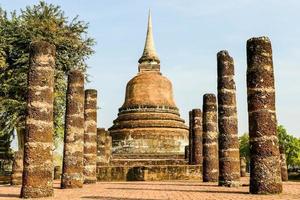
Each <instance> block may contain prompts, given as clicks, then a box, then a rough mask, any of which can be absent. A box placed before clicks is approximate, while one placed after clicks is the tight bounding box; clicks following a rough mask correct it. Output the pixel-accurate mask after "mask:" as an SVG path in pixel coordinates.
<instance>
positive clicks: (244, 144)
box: [239, 133, 250, 164]
mask: <svg viewBox="0 0 300 200" xmlns="http://www.w3.org/2000/svg"><path fill="white" fill-rule="evenodd" d="M239 143H240V156H241V157H245V158H246V163H247V164H249V162H250V145H249V134H248V133H244V134H243V135H242V136H240V137H239Z"/></svg>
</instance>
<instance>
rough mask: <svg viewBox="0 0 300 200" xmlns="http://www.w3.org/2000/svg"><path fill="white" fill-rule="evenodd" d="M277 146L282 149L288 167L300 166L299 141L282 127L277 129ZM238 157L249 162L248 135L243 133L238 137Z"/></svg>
mask: <svg viewBox="0 0 300 200" xmlns="http://www.w3.org/2000/svg"><path fill="white" fill-rule="evenodd" d="M277 134H278V139H279V145H280V146H282V147H284V150H285V154H286V162H287V165H288V166H289V167H293V166H300V139H299V138H296V137H294V136H293V135H291V134H288V133H287V131H286V129H285V128H284V126H282V125H280V126H278V127H277ZM239 142H240V155H241V156H243V157H246V160H247V163H249V161H250V146H249V135H248V133H244V134H243V135H242V136H240V137H239Z"/></svg>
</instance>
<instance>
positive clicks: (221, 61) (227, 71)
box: [217, 51, 240, 187]
mask: <svg viewBox="0 0 300 200" xmlns="http://www.w3.org/2000/svg"><path fill="white" fill-rule="evenodd" d="M217 60H218V122H219V170H220V171H219V185H220V186H229V187H231V186H239V181H240V153H239V140H238V122H237V109H236V95H235V90H236V88H235V82H234V63H233V59H232V57H230V55H229V54H228V52H227V51H220V52H219V53H218V54H217Z"/></svg>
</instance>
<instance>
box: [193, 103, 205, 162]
mask: <svg viewBox="0 0 300 200" xmlns="http://www.w3.org/2000/svg"><path fill="white" fill-rule="evenodd" d="M202 135H203V131H202V112H201V110H200V109H193V110H192V164H193V165H202V163H203V156H202V151H203V146H202V143H203V138H202Z"/></svg>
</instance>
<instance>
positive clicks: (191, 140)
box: [188, 111, 193, 165]
mask: <svg viewBox="0 0 300 200" xmlns="http://www.w3.org/2000/svg"><path fill="white" fill-rule="evenodd" d="M192 125H193V113H192V111H189V158H188V160H189V164H190V165H191V164H192V162H193V161H192V157H193V150H192V148H193V138H192V135H193V130H192Z"/></svg>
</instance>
